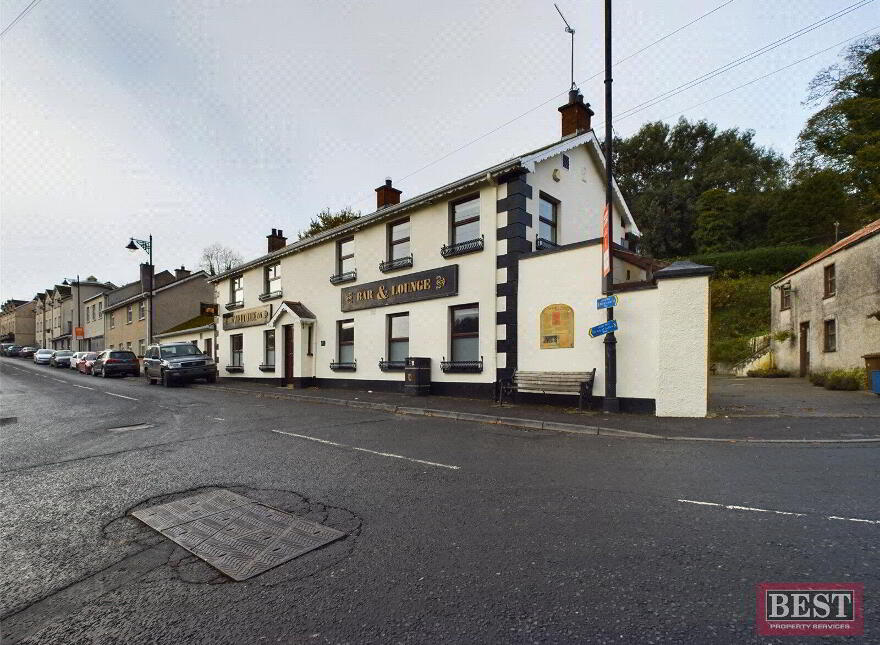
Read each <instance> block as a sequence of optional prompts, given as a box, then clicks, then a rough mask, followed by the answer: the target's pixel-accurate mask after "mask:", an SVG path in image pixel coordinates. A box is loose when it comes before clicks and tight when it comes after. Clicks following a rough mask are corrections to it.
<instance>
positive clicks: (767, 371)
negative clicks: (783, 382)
mask: <svg viewBox="0 0 880 645" xmlns="http://www.w3.org/2000/svg"><path fill="white" fill-rule="evenodd" d="M746 376H750V377H752V378H786V377H788V376H791V374H789V373H788V372H786V371H785V370H781V369H779V368H778V367H767V368H764V369H760V370H749V371H748V372H746Z"/></svg>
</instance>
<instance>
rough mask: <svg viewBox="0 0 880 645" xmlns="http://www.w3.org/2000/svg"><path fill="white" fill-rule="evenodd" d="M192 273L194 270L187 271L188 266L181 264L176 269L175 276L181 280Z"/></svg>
mask: <svg viewBox="0 0 880 645" xmlns="http://www.w3.org/2000/svg"><path fill="white" fill-rule="evenodd" d="M191 273H192V271H187V270H186V267H185V266H183V265H182V264H181V265H180V268H179V269H174V278H175V279H176V280H181V279H183V278H185V277H187V276H189V275H190V274H191Z"/></svg>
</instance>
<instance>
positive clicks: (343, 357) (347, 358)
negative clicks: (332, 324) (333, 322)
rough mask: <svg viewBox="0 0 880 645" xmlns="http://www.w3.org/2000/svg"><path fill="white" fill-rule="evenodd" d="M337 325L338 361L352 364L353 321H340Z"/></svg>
mask: <svg viewBox="0 0 880 645" xmlns="http://www.w3.org/2000/svg"><path fill="white" fill-rule="evenodd" d="M337 325H338V329H337V334H336V337H337V338H338V339H339V340H338V343H339V347H338V351H337V355H338V357H339V358H338V360H339V362H340V363H354V320H340V321H339V322H338V323H337Z"/></svg>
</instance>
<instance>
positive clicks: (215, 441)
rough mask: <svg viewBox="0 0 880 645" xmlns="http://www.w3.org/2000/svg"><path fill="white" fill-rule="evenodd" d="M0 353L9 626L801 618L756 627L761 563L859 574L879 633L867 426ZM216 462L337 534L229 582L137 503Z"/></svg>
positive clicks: (266, 629)
mask: <svg viewBox="0 0 880 645" xmlns="http://www.w3.org/2000/svg"><path fill="white" fill-rule="evenodd" d="M0 378H2V389H0V403H2V411H0V412H2V414H0V416H2V417H3V421H2V426H0V437H2V443H0V450H2V459H0V471H2V473H0V481H2V486H0V535H2V544H3V549H2V553H3V566H2V567H0V616H2V617H3V621H2V632H3V636H4V638H3V643H4V645H5V644H6V643H17V642H20V643H53V644H54V643H127V644H129V643H211V644H216V643H262V642H267V643H274V642H282V643H300V642H307V643H312V642H315V643H321V642H331V643H339V642H349V643H362V642H375V643H386V642H413V643H429V642H437V643H442V642H457V643H485V642H505V643H506V642H590V643H689V644H690V643H743V642H779V643H792V642H798V641H799V639H797V638H796V637H795V638H792V637H778V638H776V639H770V638H763V637H758V636H757V635H756V633H755V585H756V584H757V583H759V582H813V581H816V582H853V581H855V582H862V583H864V585H865V636H864V637H862V638H861V639H858V638H854V639H850V642H874V643H878V642H880V608H878V604H880V594H878V588H880V502H878V499H880V495H878V493H880V445H878V444H862V445H860V444H841V445H817V446H813V445H806V446H785V445H782V446H780V445H743V444H736V445H729V444H715V443H690V442H656V441H644V440H636V439H614V438H604V437H583V436H573V435H564V434H557V433H553V432H537V431H526V430H518V429H514V428H504V427H500V426H491V425H483V424H478V423H470V422H464V421H450V420H443V419H431V418H424V417H406V416H398V415H393V414H388V413H384V412H376V411H366V410H358V409H352V408H345V407H336V406H331V405H320V404H306V403H301V402H295V401H290V400H277V399H270V398H259V397H256V396H253V395H244V394H242V395H236V394H232V393H229V392H224V391H219V390H213V389H210V388H206V387H199V388H194V387H176V388H171V389H165V388H162V387H159V386H149V385H147V384H146V382H145V381H144V380H143V379H134V378H126V379H98V378H91V377H87V376H83V375H79V374H76V373H75V372H72V371H70V370H56V369H52V368H48V367H37V366H34V365H33V364H31V363H30V362H28V361H24V360H18V359H0ZM830 422H833V420H832V421H830ZM137 424H146V426H148V427H141V428H140V429H125V428H123V426H132V425H137ZM213 488H227V489H230V490H232V491H235V492H238V493H240V494H243V495H246V496H249V497H252V498H253V499H255V500H257V501H261V502H263V503H266V504H268V505H271V506H274V507H276V508H279V509H281V510H285V511H288V512H290V513H292V514H295V515H298V516H301V517H304V518H307V519H310V520H313V521H316V522H319V523H321V524H324V525H326V526H329V527H332V528H335V529H337V530H339V531H342V532H344V533H345V537H344V538H343V539H340V540H337V541H335V542H332V543H331V544H329V545H327V546H325V547H323V548H321V549H318V550H316V551H312V552H310V553H307V554H306V555H303V556H301V557H299V558H297V559H294V560H291V561H289V562H287V563H286V564H283V565H281V566H278V567H276V568H273V569H271V570H269V571H267V572H266V573H263V574H261V575H258V576H256V577H253V578H251V579H249V580H246V581H243V582H235V581H233V580H231V579H230V578H227V577H226V576H224V575H222V574H221V573H219V572H218V571H217V570H216V569H214V568H212V567H211V566H209V565H208V564H206V563H205V562H203V561H202V560H200V559H198V558H197V557H195V556H193V555H191V554H190V553H189V552H187V551H185V550H184V549H182V548H181V547H178V546H176V545H175V544H174V543H172V542H169V541H168V540H167V539H165V538H163V537H162V536H161V535H159V534H158V533H156V532H154V531H152V530H151V529H149V528H148V527H146V526H145V525H144V524H142V523H141V522H139V521H138V520H136V519H134V518H132V517H130V516H129V512H130V511H132V510H136V509H139V508H144V507H147V506H150V505H153V504H158V503H160V502H165V501H169V500H173V499H176V498H179V497H185V496H187V495H191V494H193V493H195V492H199V491H205V490H210V489H213ZM683 500H684V501H683ZM693 502H710V503H713V504H716V505H714V506H713V505H707V504H696V503H693ZM728 506H737V507H747V508H727V507H728ZM768 511H781V513H779V512H768ZM839 641H840V639H839V638H837V639H835V638H829V639H828V640H827V642H839ZM809 642H811V643H812V642H823V640H822V639H820V638H811V639H809Z"/></svg>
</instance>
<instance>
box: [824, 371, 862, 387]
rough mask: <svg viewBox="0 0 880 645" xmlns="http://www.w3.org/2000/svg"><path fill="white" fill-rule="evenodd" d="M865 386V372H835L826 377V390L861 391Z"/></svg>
mask: <svg viewBox="0 0 880 645" xmlns="http://www.w3.org/2000/svg"><path fill="white" fill-rule="evenodd" d="M864 385H865V370H864V369H862V368H861V367H856V368H854V369H851V370H834V371H832V372H828V375H827V376H826V377H825V389H826V390H861V389H862V388H863V387H864Z"/></svg>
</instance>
